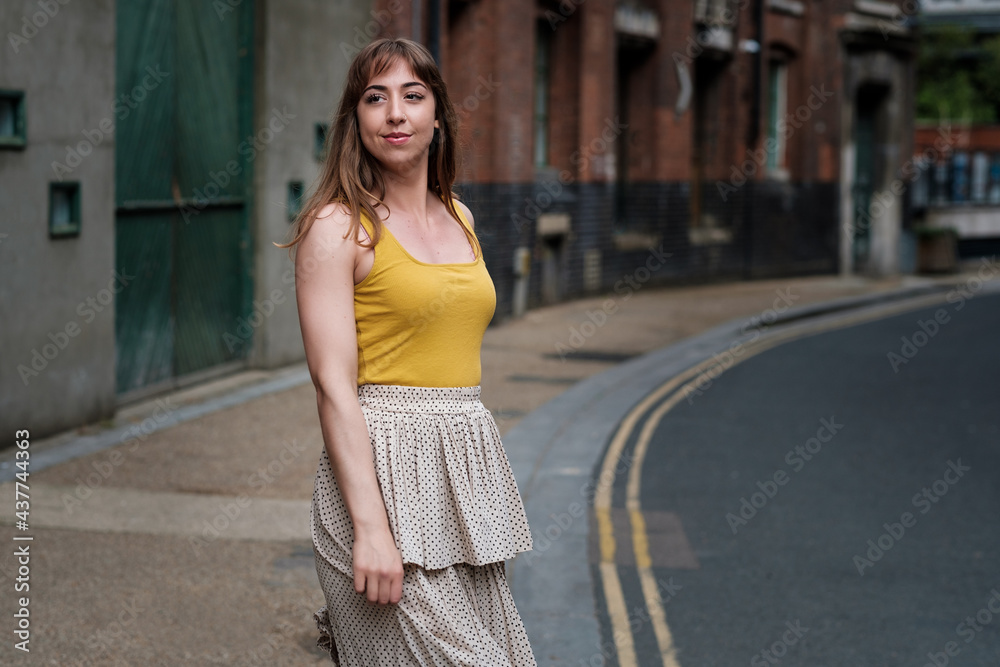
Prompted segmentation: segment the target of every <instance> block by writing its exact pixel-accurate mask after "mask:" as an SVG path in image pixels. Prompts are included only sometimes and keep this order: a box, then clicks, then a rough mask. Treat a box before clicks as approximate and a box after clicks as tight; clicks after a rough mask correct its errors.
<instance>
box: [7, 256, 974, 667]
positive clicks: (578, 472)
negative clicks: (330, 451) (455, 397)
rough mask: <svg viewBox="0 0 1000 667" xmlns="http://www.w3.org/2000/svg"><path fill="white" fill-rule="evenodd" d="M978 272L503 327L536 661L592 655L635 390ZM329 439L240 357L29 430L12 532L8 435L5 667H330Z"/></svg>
mask: <svg viewBox="0 0 1000 667" xmlns="http://www.w3.org/2000/svg"><path fill="white" fill-rule="evenodd" d="M967 268H968V269H969V270H971V271H975V270H976V269H977V268H978V267H976V266H970V267H967ZM972 275H973V273H964V274H954V275H948V276H939V277H933V278H930V277H912V276H904V277H898V278H891V279H881V280H874V279H866V278H860V277H838V276H818V277H807V278H790V279H782V280H769V281H754V282H740V283H729V284H712V285H701V286H682V287H666V288H654V287H651V286H647V287H641V288H640V289H638V290H636V291H634V292H631V293H628V294H608V295H605V296H601V297H595V298H589V299H584V300H579V301H574V302H571V303H564V304H559V305H555V306H551V307H546V308H540V309H536V310H532V311H529V312H528V313H526V314H525V315H524V316H523V317H522V318H519V319H517V320H510V321H507V322H504V323H500V324H498V325H495V326H493V327H491V328H490V329H489V330H488V331H487V333H486V336H485V338H484V342H483V351H482V362H483V377H482V387H483V393H482V399H483V402H484V403H485V405H486V406H487V407H488V408H489V409H490V410H491V411H492V412H493V414H494V416H495V417H496V420H497V423H498V425H499V427H500V431H501V435H502V437H503V439H504V445H505V448H506V451H507V454H508V457H509V458H510V460H511V465H512V466H513V468H514V472H515V476H516V477H517V480H518V485H519V488H520V489H521V493H522V497H523V498H524V500H525V505H526V509H527V512H528V517H529V521H530V522H531V525H532V533H533V536H534V538H535V543H536V552H532V554H530V557H527V556H529V554H523V555H522V556H519V557H518V558H517V559H514V561H512V562H511V563H510V564H509V576H510V580H511V585H512V588H513V590H514V595H515V600H516V601H517V604H518V608H519V610H520V612H521V614H522V617H523V618H524V621H525V625H526V627H527V629H528V633H529V636H530V638H531V640H532V644H533V647H534V650H535V655H536V658H537V660H538V663H539V664H540V665H561V664H578V662H577V657H579V656H584V657H593V655H594V649H593V647H592V644H593V638H594V637H597V636H599V630H598V622H597V616H596V612H595V589H594V585H593V581H592V579H593V577H592V570H591V567H590V564H589V561H588V558H587V535H588V534H589V533H590V531H591V527H590V519H588V518H587V517H588V516H589V509H586V501H587V494H586V493H585V492H582V489H584V488H586V485H587V483H588V480H590V479H592V477H593V474H594V472H595V468H594V467H595V465H596V464H597V462H598V460H599V458H600V456H601V454H602V452H603V451H604V450H605V448H606V446H607V443H608V438H609V436H610V433H611V431H612V429H613V428H614V426H615V425H616V424H617V423H618V422H619V421H620V419H621V417H622V416H623V415H624V414H625V413H626V412H627V411H628V410H629V408H630V407H631V406H633V405H634V404H635V403H637V402H638V401H640V400H641V399H642V398H643V396H645V395H646V394H647V393H648V392H649V391H651V390H652V388H654V387H656V386H658V385H659V384H662V383H663V381H664V378H667V377H670V376H671V374H676V373H678V372H680V371H681V370H683V369H685V368H687V367H690V366H691V365H693V364H695V363H698V362H699V361H702V360H704V359H706V358H708V357H710V356H711V355H713V354H717V353H718V351H719V350H721V349H724V345H725V344H726V343H727V341H729V340H731V339H732V338H733V337H734V336H735V335H738V333H737V332H738V330H739V329H740V328H743V329H744V330H746V328H747V327H756V326H760V327H764V328H767V327H768V326H774V327H777V326H782V325H794V323H795V322H796V321H799V320H803V319H806V320H807V319H812V318H817V317H831V316H835V315H836V314H837V313H845V312H849V311H851V310H855V309H858V308H874V309H878V308H891V307H894V306H893V304H899V303H901V302H904V301H906V300H914V299H916V300H919V299H921V298H925V297H927V296H928V295H931V294H938V295H940V294H941V293H942V292H944V291H947V290H950V289H952V288H953V287H954V286H956V285H963V284H965V285H968V281H969V280H970V277H971V276H972ZM27 426H28V427H29V429H30V425H27ZM321 450H322V440H321V436H320V430H319V421H318V417H317V415H316V403H315V394H314V391H313V388H312V386H311V384H310V383H309V378H308V373H307V371H306V368H305V365H304V364H298V365H294V366H291V367H287V368H282V369H277V370H273V371H262V370H251V371H245V372H241V373H237V374H235V375H232V376H229V377H226V378H224V379H221V380H217V381H214V382H209V383H206V384H203V385H199V386H196V387H191V388H188V389H185V390H182V391H178V392H175V393H172V394H168V395H164V396H160V397H157V398H154V399H150V400H147V401H144V402H142V403H138V404H135V405H131V406H127V407H124V408H122V409H121V410H119V413H118V415H117V416H116V417H115V419H113V420H111V421H109V422H106V423H102V424H97V425H90V426H86V427H82V428H80V429H77V430H75V431H72V432H68V433H63V434H59V435H57V436H54V437H51V438H46V439H44V440H41V439H40V440H38V441H32V442H31V444H30V452H31V458H30V461H31V464H30V465H31V467H30V472H31V475H30V479H29V486H30V498H31V505H30V529H29V530H28V531H19V530H16V529H15V527H14V523H15V521H16V517H15V515H14V511H15V507H14V482H13V479H14V474H15V473H16V472H17V469H16V468H15V467H14V460H15V457H14V450H13V449H7V450H6V451H3V452H0V482H2V486H3V489H2V490H0V497H3V498H7V499H9V500H8V501H6V502H4V503H3V505H2V506H0V524H2V525H0V540H9V541H8V544H14V545H22V544H24V543H23V542H13V541H12V540H13V538H14V537H15V536H19V537H24V536H27V535H30V536H31V537H32V538H33V539H32V541H31V542H30V553H31V557H30V565H29V567H30V581H29V584H30V604H29V610H30V629H31V635H30V645H29V647H30V649H31V650H30V653H24V652H22V651H19V650H17V649H15V648H14V640H13V639H11V637H12V634H11V631H12V630H13V629H14V627H13V622H12V621H7V623H10V626H11V627H10V630H4V631H3V632H4V634H3V636H5V637H7V640H5V641H4V642H3V643H2V644H0V663H3V664H30V665H36V664H37V665H116V664H122V665H176V664H196V665H255V664H260V665H310V664H317V665H321V664H329V662H328V660H326V659H325V656H324V654H323V653H322V652H321V651H320V650H319V649H317V648H316V647H315V640H316V636H317V634H316V630H315V625H314V623H313V621H312V612H313V611H314V610H315V609H316V608H318V607H319V606H320V605H321V604H322V603H323V600H322V592H321V590H320V587H319V583H318V581H317V579H316V574H315V570H314V566H313V558H312V551H311V542H310V536H309V527H308V508H309V503H310V498H311V494H312V483H313V476H314V474H315V469H316V463H317V460H318V457H319V455H320V452H321ZM581 500H582V502H583V505H580V506H579V507H578V503H579V502H581ZM581 507H582V508H583V509H580V508H581ZM553 526H555V528H553ZM13 552H14V550H13V549H12V548H8V549H5V550H4V551H3V553H2V555H0V587H2V588H3V589H4V590H6V591H8V592H7V593H6V594H5V595H3V596H2V599H0V615H2V617H3V618H6V619H12V618H13V614H14V613H15V612H16V611H17V610H18V608H19V606H20V605H19V604H18V602H19V600H18V598H17V596H19V595H23V593H17V594H15V593H14V592H13V590H14V586H15V584H16V583H17V582H18V579H19V576H23V572H22V575H19V574H18V567H19V563H18V561H17V558H16V557H15V556H14V555H13ZM584 643H586V645H587V648H581V647H582V646H583V645H584Z"/></svg>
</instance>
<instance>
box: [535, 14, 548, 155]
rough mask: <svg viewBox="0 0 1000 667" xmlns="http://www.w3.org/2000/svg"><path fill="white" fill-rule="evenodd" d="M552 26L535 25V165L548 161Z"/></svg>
mask: <svg viewBox="0 0 1000 667" xmlns="http://www.w3.org/2000/svg"><path fill="white" fill-rule="evenodd" d="M551 51H552V28H551V27H550V26H549V24H548V23H547V22H545V21H538V23H537V25H536V26H535V118H534V121H535V123H534V125H535V128H534V130H535V142H534V153H535V155H534V159H535V167H545V166H547V165H548V163H549V86H550V75H551V72H550V69H549V67H550V63H551V60H552V58H551Z"/></svg>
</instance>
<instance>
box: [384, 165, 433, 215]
mask: <svg viewBox="0 0 1000 667" xmlns="http://www.w3.org/2000/svg"><path fill="white" fill-rule="evenodd" d="M384 180H385V196H384V197H383V198H382V200H383V201H384V202H385V205H386V206H387V207H388V209H389V212H390V217H392V216H396V214H402V215H401V217H405V218H408V219H409V220H410V222H411V224H412V223H416V224H419V225H421V226H423V225H424V224H426V223H427V215H428V211H427V209H428V204H429V202H430V201H432V199H431V198H432V197H434V195H433V193H431V192H429V191H428V190H427V169H426V165H425V168H424V169H414V170H412V171H411V172H410V173H408V174H406V175H401V174H398V173H392V172H389V173H386V174H385V175H384ZM397 217H399V216H397Z"/></svg>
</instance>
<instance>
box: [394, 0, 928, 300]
mask: <svg viewBox="0 0 1000 667" xmlns="http://www.w3.org/2000/svg"><path fill="white" fill-rule="evenodd" d="M375 11H376V14H377V15H380V16H381V17H382V20H381V21H380V23H384V28H383V30H382V33H381V34H384V35H392V36H407V37H416V38H417V39H419V41H421V42H423V43H424V44H427V45H428V46H429V47H430V48H431V50H432V51H433V52H434V53H435V54H436V56H437V57H438V61H439V62H440V63H441V65H442V68H443V70H444V73H445V77H446V79H447V81H448V84H449V86H450V89H449V90H450V92H451V94H452V96H453V98H454V99H455V101H456V103H457V104H458V106H459V111H460V115H461V117H462V119H463V121H464V123H463V127H462V134H461V136H462V140H463V142H464V144H465V150H464V167H463V170H462V171H461V175H460V179H459V180H460V184H459V187H458V190H459V192H460V194H461V195H462V196H463V197H464V198H465V199H466V200H467V202H468V203H469V204H470V206H471V207H472V209H473V212H474V213H475V214H476V216H477V220H478V223H477V228H478V229H479V232H480V234H481V235H482V236H483V241H484V246H485V247H486V249H487V252H488V253H489V255H488V260H491V261H490V266H491V274H492V275H493V277H494V281H495V282H496V283H497V291H498V295H499V299H500V304H499V307H498V308H499V310H498V314H501V315H504V314H507V313H510V312H511V311H514V312H518V311H520V309H521V308H522V307H524V304H525V302H526V303H527V305H529V306H530V305H533V304H539V303H547V302H552V301H557V300H561V299H564V298H567V297H571V296H576V295H579V294H584V293H589V292H595V291H600V290H608V289H614V287H615V285H616V284H618V285H620V284H621V283H620V282H619V281H620V280H621V279H622V278H623V277H624V276H628V275H630V274H632V273H633V272H634V271H637V270H638V267H641V266H643V265H644V263H645V261H646V258H647V257H648V256H649V255H650V253H651V249H654V250H658V251H659V250H660V249H661V248H662V252H664V253H669V254H670V257H669V259H668V260H667V261H666V262H665V263H664V264H663V266H662V267H661V268H659V269H658V270H656V271H654V272H653V273H652V275H651V276H650V279H651V280H653V281H655V282H669V281H681V280H684V281H686V280H707V279H715V278H722V277H726V278H733V277H763V276H780V275H790V274H802V273H821V272H836V271H838V270H839V271H842V272H852V271H863V272H870V273H892V272H895V271H897V270H898V257H899V247H900V243H901V231H902V228H903V224H902V219H903V215H902V211H903V206H902V204H901V201H902V200H901V198H900V196H899V195H897V194H894V193H893V188H892V187H891V185H892V182H893V180H894V179H895V178H896V172H897V170H898V168H899V167H900V166H901V164H902V160H903V156H908V155H910V147H911V145H912V107H913V64H912V63H913V57H912V51H913V44H914V42H913V38H912V36H911V29H910V28H909V27H908V25H907V21H906V17H905V16H904V14H903V13H902V12H901V10H900V8H899V7H897V6H896V5H894V4H891V3H888V2H881V1H878V0H853V1H852V0H739V1H738V2H737V1H733V0H659V1H658V2H657V1H654V0H649V1H648V2H638V1H629V0H618V1H615V0H562V1H561V2H559V1H556V0H504V1H502V2H501V1H499V0H449V1H442V0H438V1H433V0H426V1H424V2H420V1H414V2H403V1H402V0H377V1H376V3H375ZM897 189H898V188H897ZM883 192H888V193H889V194H888V195H887V196H888V197H890V198H891V201H890V200H886V199H885V198H884V197H882V198H879V197H877V196H874V195H876V194H881V193H883ZM897 202H899V203H898V204H897ZM526 258H527V264H526V263H525V260H526ZM525 269H530V270H529V271H525ZM640 273H641V271H640ZM525 274H527V275H525Z"/></svg>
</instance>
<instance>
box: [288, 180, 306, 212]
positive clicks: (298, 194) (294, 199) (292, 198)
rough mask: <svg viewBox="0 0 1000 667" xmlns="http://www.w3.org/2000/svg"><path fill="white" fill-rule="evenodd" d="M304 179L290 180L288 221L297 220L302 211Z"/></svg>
mask: <svg viewBox="0 0 1000 667" xmlns="http://www.w3.org/2000/svg"><path fill="white" fill-rule="evenodd" d="M303 190H304V189H303V187H302V181H289V182H288V222H295V218H297V217H299V213H300V212H301V211H302V193H303Z"/></svg>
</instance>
